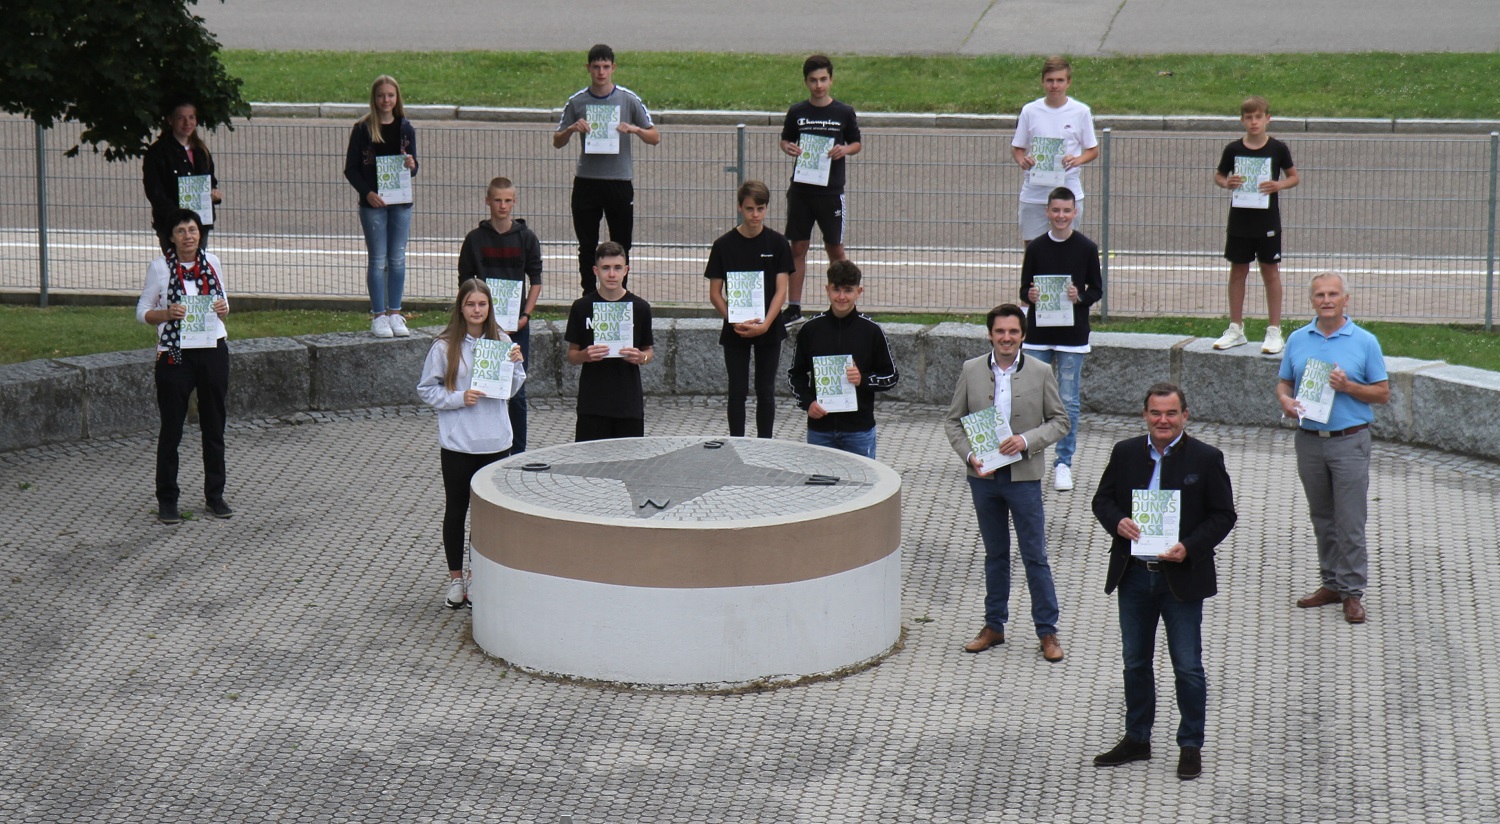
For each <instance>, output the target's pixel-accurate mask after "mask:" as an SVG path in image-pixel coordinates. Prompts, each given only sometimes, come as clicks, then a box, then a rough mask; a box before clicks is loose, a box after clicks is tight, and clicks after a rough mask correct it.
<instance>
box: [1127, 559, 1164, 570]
mask: <svg viewBox="0 0 1500 824" xmlns="http://www.w3.org/2000/svg"><path fill="white" fill-rule="evenodd" d="M1130 563H1132V564H1134V565H1136V566H1138V567H1141V568H1142V569H1144V570H1146V571H1147V572H1161V567H1162V564H1163V563H1164V562H1163V561H1148V560H1146V559H1145V558H1136V557H1134V556H1131V558H1130Z"/></svg>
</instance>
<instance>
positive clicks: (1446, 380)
mask: <svg viewBox="0 0 1500 824" xmlns="http://www.w3.org/2000/svg"><path fill="white" fill-rule="evenodd" d="M884 328H885V331H886V335H887V338H888V339H889V341H890V345H891V349H892V352H893V354H894V356H895V358H896V365H897V367H898V368H899V369H900V371H901V381H900V383H899V384H898V385H897V387H896V388H895V389H893V390H892V391H891V392H890V393H889V394H888V395H887V397H889V398H891V399H892V400H902V401H910V402H916V403H929V404H939V405H946V404H947V403H948V399H949V398H950V397H951V395H952V392H953V386H954V383H955V382H956V381H957V379H958V375H959V370H960V368H961V367H962V365H963V362H964V360H966V359H968V358H970V357H974V356H976V355H978V354H980V353H982V352H984V351H985V346H986V342H985V339H984V336H983V335H982V334H981V330H980V329H979V327H977V326H974V325H971V324H961V323H942V324H938V325H936V326H921V325H918V324H910V323H892V324H886V325H885V326H884ZM438 331H439V329H438V328H437V327H430V328H423V329H414V330H412V335H411V337H409V338H391V339H384V340H382V339H378V338H374V337H371V336H370V335H369V334H368V333H365V332H338V333H333V334H327V335H309V336H305V337H299V338H257V339H252V340H245V341H233V340H231V341H230V351H231V353H232V355H233V356H232V358H231V359H230V363H231V367H230V369H231V371H230V397H229V411H230V415H231V418H239V419H253V418H266V417H277V416H280V415H290V414H294V413H297V412H304V411H326V410H335V409H358V408H364V407H374V406H393V405H407V404H413V403H417V402H418V401H417V396H416V383H417V376H418V374H419V373H420V371H421V367H422V361H423V359H424V358H425V357H426V354H427V350H428V348H429V347H430V346H431V344H432V338H433V336H435V335H436V334H437V332H438ZM655 331H656V348H657V355H658V357H657V363H656V364H654V365H653V366H651V367H649V368H647V369H646V371H645V373H644V382H645V388H646V392H647V393H648V394H652V395H713V394H719V393H722V392H724V391H725V384H724V377H723V359H722V356H721V354H720V348H719V322H718V321H714V320H705V319H699V318H675V319H674V318H660V319H658V321H657V327H656V330H655ZM562 335H563V328H562V325H561V324H560V323H555V322H544V321H539V322H537V324H536V326H535V329H534V330H533V332H532V338H531V362H530V364H529V365H528V366H529V368H528V373H529V380H528V383H527V391H528V393H529V394H530V395H531V396H532V397H539V398H543V397H562V398H569V397H573V396H574V395H575V394H576V393H577V389H578V367H576V366H572V365H570V364H568V363H567V359H566V358H565V357H564V352H565V349H566V345H565V344H564V342H563V340H562ZM152 354H153V353H152V352H151V351H150V350H138V351H133V352H108V353H104V354H99V355H85V356H81V357H69V358H57V359H53V360H35V361H28V362H26V363H18V364H11V365H7V366H0V421H3V422H4V423H3V425H0V452H7V451H11V450H18V449H26V448H30V447H35V446H41V445H44V444H51V443H67V442H72V441H78V440H86V439H90V438H102V437H109V436H113V435H121V434H128V433H132V432H144V431H149V430H151V429H153V428H155V427H156V425H157V417H156V409H155V401H154V398H155V392H154V389H153V383H152V377H151V370H152V363H153V358H152ZM791 359H792V341H791V340H790V339H788V340H787V342H786V343H785V344H784V348H783V350H782V361H781V362H782V368H783V369H784V368H785V367H786V366H787V365H789V364H790V363H791ZM1280 363H1281V359H1280V358H1279V357H1277V356H1271V355H1262V354H1260V350H1259V349H1258V348H1256V347H1255V346H1241V347H1237V348H1235V349H1231V350H1229V351H1227V352H1217V351H1214V349H1213V348H1212V342H1211V341H1209V340H1208V339H1204V338H1191V337H1185V336H1177V335H1135V334H1125V333H1109V332H1101V333H1095V334H1094V336H1093V353H1092V354H1090V355H1089V356H1088V357H1087V358H1085V360H1084V370H1083V406H1084V409H1085V410H1087V411H1089V412H1097V413H1104V414H1112V415H1133V414H1136V413H1137V412H1138V411H1139V410H1140V408H1141V399H1142V398H1143V397H1144V396H1145V392H1146V388H1147V387H1148V386H1150V385H1151V384H1152V383H1154V382H1155V381H1157V380H1161V379H1164V378H1170V379H1172V380H1174V381H1176V382H1178V383H1180V384H1181V385H1182V386H1183V388H1184V390H1186V392H1187V394H1188V399H1189V406H1190V409H1191V411H1192V414H1193V418H1194V419H1195V420H1200V421H1206V422H1213V423H1228V424H1237V425H1249V426H1264V427H1281V426H1287V425H1289V424H1288V423H1287V422H1285V421H1284V420H1282V418H1281V415H1280V408H1279V407H1278V406H1277V404H1276V402H1275V399H1274V392H1275V386H1276V374H1277V370H1278V368H1279V366H1280ZM1386 368H1387V370H1388V371H1389V372H1390V376H1391V389H1392V397H1391V402H1390V403H1389V404H1387V405H1385V406H1380V407H1376V410H1377V412H1376V418H1375V425H1374V432H1375V435H1376V436H1377V437H1379V438H1382V439H1384V440H1389V441H1397V442H1403V443H1411V444H1415V445H1420V446H1428V447H1435V448H1437V449H1444V450H1449V451H1453V452H1460V453H1463V454H1466V455H1473V456H1478V457H1483V458H1488V459H1490V460H1500V374H1497V373H1494V372H1488V371H1485V370H1482V369H1474V368H1471V367H1467V366H1451V365H1449V364H1447V363H1444V362H1442V361H1424V360H1414V359H1411V358H1387V359H1386ZM777 386H778V391H779V392H780V394H782V395H783V396H789V389H788V387H787V385H786V381H785V380H784V379H781V378H778V380H777Z"/></svg>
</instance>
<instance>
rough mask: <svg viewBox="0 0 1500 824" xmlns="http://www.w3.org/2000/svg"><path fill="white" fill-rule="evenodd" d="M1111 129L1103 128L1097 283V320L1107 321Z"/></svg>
mask: <svg viewBox="0 0 1500 824" xmlns="http://www.w3.org/2000/svg"><path fill="white" fill-rule="evenodd" d="M1111 132H1112V130H1111V129H1108V128H1106V129H1105V130H1104V151H1103V152H1101V154H1102V155H1103V156H1104V159H1103V161H1102V162H1103V170H1102V171H1103V173H1104V191H1103V192H1102V193H1100V197H1102V198H1103V199H1104V209H1103V214H1101V215H1100V216H1099V219H1100V222H1101V223H1100V226H1099V285H1100V286H1101V287H1103V289H1104V296H1103V298H1101V299H1100V301H1099V320H1100V321H1101V322H1104V323H1108V322H1109V142H1110V138H1111V136H1112V135H1111Z"/></svg>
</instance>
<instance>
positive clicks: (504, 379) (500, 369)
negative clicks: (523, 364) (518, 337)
mask: <svg viewBox="0 0 1500 824" xmlns="http://www.w3.org/2000/svg"><path fill="white" fill-rule="evenodd" d="M511 346H512V344H511V342H510V341H506V340H490V339H489V338H483V339H481V340H477V341H475V342H474V367H473V369H472V370H470V373H469V374H470V380H469V388H470V389H478V390H479V391H480V392H483V393H484V396H485V397H486V398H500V399H505V398H509V397H510V395H511V385H510V384H511V379H512V378H514V377H515V374H516V362H515V361H513V360H511V359H510V347H511Z"/></svg>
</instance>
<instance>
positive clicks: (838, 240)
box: [781, 54, 861, 326]
mask: <svg viewBox="0 0 1500 824" xmlns="http://www.w3.org/2000/svg"><path fill="white" fill-rule="evenodd" d="M802 82H803V83H804V84H805V85H806V86H807V91H808V98H807V99H806V100H804V101H802V102H801V103H798V104H797V105H795V106H793V107H791V108H790V109H788V110H787V113H786V122H785V123H783V124H782V127H781V151H783V152H785V153H786V154H787V156H789V157H798V156H799V155H801V154H802V147H801V146H800V145H799V141H800V139H801V138H802V136H803V135H817V136H819V137H831V138H833V147H832V148H831V149H829V151H828V156H829V157H830V158H832V159H833V163H832V164H831V165H830V168H829V170H828V185H827V186H817V185H814V184H811V183H798V182H797V181H795V180H793V181H792V183H791V185H790V186H789V187H788V188H787V190H786V239H787V240H789V241H791V244H792V262H793V265H794V267H795V268H794V269H793V270H792V276H791V278H790V280H788V282H787V286H788V297H787V306H786V322H787V323H789V324H792V325H794V326H795V325H796V324H799V323H801V322H802V283H803V281H804V280H805V279H806V277H807V250H808V247H810V246H811V245H812V229H813V224H814V223H816V224H817V226H818V230H819V231H820V232H822V233H823V248H824V250H825V251H827V253H828V262H829V263H832V262H834V261H836V260H843V259H844V216H845V210H844V158H846V157H849V156H851V155H856V154H859V150H860V148H861V145H860V136H859V122H858V120H857V119H856V118H855V115H854V108H853V107H851V106H850V105H848V104H847V103H841V102H839V101H837V100H834V99H833V96H832V95H831V94H830V90H831V89H832V88H833V61H832V60H829V59H828V58H827V57H826V56H825V55H821V54H815V55H813V56H811V57H809V58H807V59H806V60H804V61H803V62H802Z"/></svg>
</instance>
